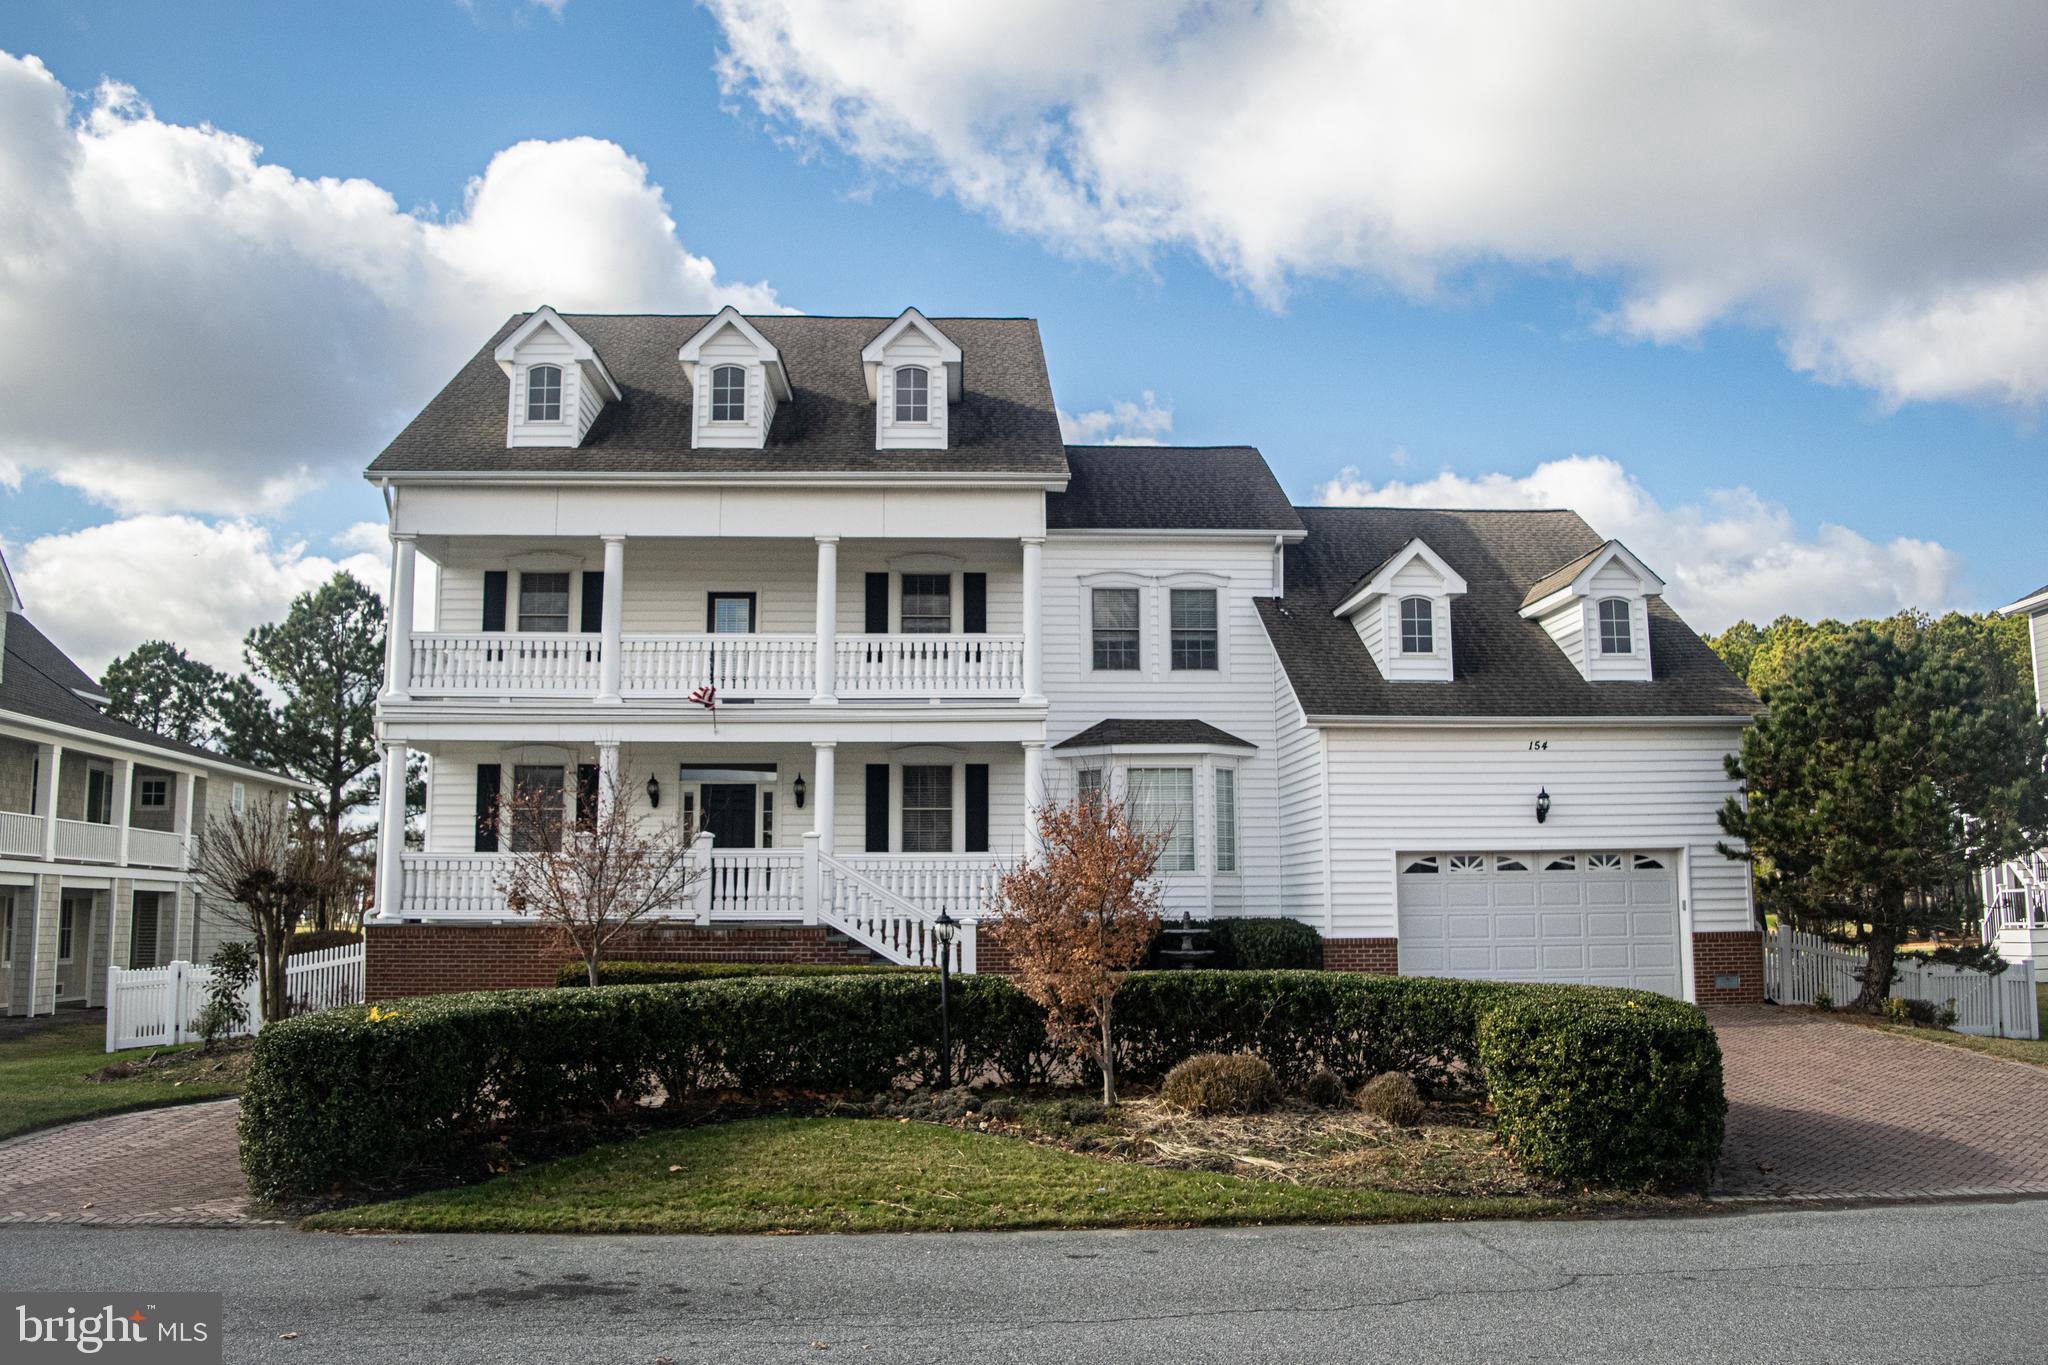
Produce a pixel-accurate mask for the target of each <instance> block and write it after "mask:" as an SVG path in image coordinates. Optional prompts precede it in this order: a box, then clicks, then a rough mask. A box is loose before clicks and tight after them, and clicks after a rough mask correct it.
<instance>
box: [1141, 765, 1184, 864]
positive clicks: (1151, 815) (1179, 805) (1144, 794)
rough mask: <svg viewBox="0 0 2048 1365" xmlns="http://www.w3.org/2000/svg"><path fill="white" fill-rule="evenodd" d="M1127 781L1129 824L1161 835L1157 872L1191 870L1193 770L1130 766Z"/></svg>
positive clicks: (1147, 832)
mask: <svg viewBox="0 0 2048 1365" xmlns="http://www.w3.org/2000/svg"><path fill="white" fill-rule="evenodd" d="M1127 781H1128V782H1129V791H1130V811H1131V823H1132V825H1134V826H1135V827H1136V828H1137V829H1138V830H1139V831H1141V832H1142V833H1145V834H1153V835H1164V836H1166V844H1165V846H1164V847H1163V848H1162V849H1161V850H1160V853H1159V870H1160V871H1161V872H1193V871H1194V870H1195V770H1194V769H1193V768H1133V769H1131V770H1130V773H1129V776H1128V779H1127Z"/></svg>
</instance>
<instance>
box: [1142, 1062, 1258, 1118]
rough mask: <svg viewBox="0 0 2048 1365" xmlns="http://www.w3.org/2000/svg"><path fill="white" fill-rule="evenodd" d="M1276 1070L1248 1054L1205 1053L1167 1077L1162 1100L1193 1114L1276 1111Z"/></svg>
mask: <svg viewBox="0 0 2048 1365" xmlns="http://www.w3.org/2000/svg"><path fill="white" fill-rule="evenodd" d="M1278 1093H1279V1087H1278V1086H1276V1085H1275V1084H1274V1083H1273V1068H1272V1067H1271V1066H1269V1065H1267V1064H1266V1061H1265V1059H1264V1058H1262V1057H1254V1056H1253V1055H1252V1054H1250V1053H1249V1052H1237V1053H1222V1052H1205V1053H1202V1054H1201V1055H1200V1056H1196V1057H1190V1058H1188V1059H1187V1060H1186V1061H1184V1062H1182V1063H1181V1064H1180V1065H1178V1066H1176V1067H1174V1069H1173V1070H1171V1071H1169V1072H1167V1073H1166V1080H1165V1081H1164V1082H1162V1083H1161V1085H1160V1087H1159V1098H1160V1099H1162V1100H1165V1101H1166V1102H1167V1103H1168V1104H1172V1105H1178V1106H1179V1107H1180V1108H1182V1109H1185V1110H1187V1111H1188V1112H1189V1113H1191V1114H1255V1113H1258V1112H1260V1111H1261V1110H1265V1109H1270V1108H1272V1107H1273V1100H1274V1099H1275V1097H1276V1096H1277V1095H1278Z"/></svg>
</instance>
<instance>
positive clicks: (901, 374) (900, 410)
mask: <svg viewBox="0 0 2048 1365" xmlns="http://www.w3.org/2000/svg"><path fill="white" fill-rule="evenodd" d="M931 383H932V380H931V372H930V371H928V370H926V369H925V368H924V366H922V365H903V366H900V367H898V369H897V371H896V420H897V421H899V422H929V421H931V420H932V401H931Z"/></svg>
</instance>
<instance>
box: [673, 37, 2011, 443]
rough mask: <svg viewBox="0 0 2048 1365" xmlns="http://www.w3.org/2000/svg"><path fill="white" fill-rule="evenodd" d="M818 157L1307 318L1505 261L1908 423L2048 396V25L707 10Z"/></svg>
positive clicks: (761, 91) (1629, 324)
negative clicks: (1326, 277) (1297, 295)
mask: <svg viewBox="0 0 2048 1365" xmlns="http://www.w3.org/2000/svg"><path fill="white" fill-rule="evenodd" d="M707 3H708V4H709V6H710V8H711V10H712V12H713V13H714V14H715V15H716V16H717V18H718V20H719V22H720V23H721V25H722V26H723V28H724V32H725V38H726V43H727V50H726V52H725V53H724V54H723V56H722V58H721V63H720V75H721V78H722V80H723V81H724V83H725V85H726V87H727V89H728V90H729V91H730V92H733V93H735V94H738V95H740V96H741V97H743V98H748V99H751V100H752V101H753V103H754V104H755V105H756V106H757V107H758V108H759V109H760V110H762V111H763V112H764V113H765V114H766V115H767V116H768V117H769V118H770V120H771V121H772V122H773V123H774V124H776V125H777V126H778V127H779V128H780V129H782V130H784V131H785V132H787V133H788V134H789V135H790V136H791V137H792V139H793V140H795V141H797V142H799V143H806V142H808V143H824V144H830V145H836V146H839V147H842V148H844V149H846V150H847V151H849V152H850V153H851V154H852V155H854V156H855V157H857V158H859V159H861V160H862V161H864V162H866V163H868V164H870V165H872V166H874V167H876V168H878V169H880V170H882V171H884V172H886V173H891V174H896V175H900V176H902V177H904V178H907V179H910V180H914V181H918V182H921V183H925V184H928V185H931V186H933V187H935V188H938V189H941V190H943V191H946V192H949V193H951V194H953V195H955V196H957V197H958V198H959V199H960V200H961V201H962V202H964V203H966V204H968V205H970V206H972V207H975V208H978V209H981V210H984V211H986V212H988V213H989V214H991V215H992V216H993V217H994V218H995V219H996V220H997V221H999V222H1000V223H1002V224H1003V225H1005V226H1006V227H1009V228H1011V229H1014V230H1017V231H1021V232H1027V233H1032V234H1035V235H1038V236H1040V237H1042V238H1045V239H1047V240H1049V241H1051V242H1053V243H1055V244H1056V245H1058V246H1059V247H1061V248H1062V249H1065V250H1067V251H1071V252H1074V253H1078V254H1089V255H1098V256H1104V257H1109V258H1112V259H1118V260H1124V261H1138V262H1142V261H1144V260H1145V259H1147V258H1148V257H1149V256H1151V255H1152V254H1153V253H1155V252H1157V251H1159V250H1161V249H1185V250H1189V251H1192V252H1194V253H1196V254H1198V255H1199V256H1200V257H1201V258H1202V259H1204V260H1205V261H1207V262H1208V263H1209V264H1210V265H1211V266H1213V267H1214V268H1215V269H1216V270H1218V271H1220V272H1221V273H1223V274H1224V275H1226V276H1228V277H1229V278H1231V279H1233V280H1236V281H1238V282H1240V283H1242V284H1243V285H1244V286H1245V287H1246V288H1248V289H1250V290H1252V291H1253V292H1254V293H1256V294H1258V295H1259V296H1260V297H1262V298H1263V299H1265V300H1267V301H1269V302H1275V303H1277V302H1278V301H1279V300H1281V299H1282V298H1284V296H1285V294H1286V292H1287V290H1288V288H1289V286H1290V284H1291V283H1292V282H1294V281H1295V280H1297V279H1298V278H1300V277H1303V276H1315V275H1319V274H1326V273H1333V272H1343V273H1357V274H1361V275H1364V276H1367V277H1370V278H1373V279H1377V280H1379V281H1382V282H1385V283H1387V284H1390V285H1392V286H1393V287H1395V288H1398V289H1401V290H1404V291H1407V292H1409V293H1412V294H1415V295H1417V296H1428V295H1430V294H1432V293H1434V292H1437V291H1440V290H1443V289H1445V288H1451V289H1456V288H1457V287H1458V285H1459V283H1460V280H1461V273H1462V272H1465V271H1468V270H1471V269H1474V268H1479V267H1484V266H1486V265H1489V264H1491V263H1494V262H1503V261H1504V262H1508V263H1512V264H1517V265H1524V266H1531V267H1536V268H1541V269H1546V270H1555V269H1559V268H1562V269H1566V270H1571V271H1578V272H1584V273H1585V274H1587V275H1589V276H1594V277H1597V278H1598V279H1599V280H1600V281H1601V285H1600V287H1601V288H1602V289H1603V290H1604V289H1607V288H1613V289H1615V290H1616V291H1617V292H1618V298H1617V299H1616V302H1615V305H1614V306H1613V308H1612V309H1611V311H1610V313H1609V315H1608V317H1607V319H1606V322H1607V326H1608V327H1609V328H1611V329H1612V330H1614V331H1617V332H1619V333H1621V334H1624V335H1628V336H1636V337H1643V338H1648V339H1651V340H1656V341H1671V340H1679V339H1684V338H1689V337H1692V336H1695V335H1696V334H1698V333H1699V332H1700V331H1701V329H1703V328H1705V327H1708V326H1711V325H1713V324H1716V323H1720V322H1724V321H1735V322H1741V323H1751V324H1756V325H1761V326H1764V327H1767V328H1770V329H1772V330H1773V331H1775V332H1776V334H1777V335H1779V336H1780V338H1781V339H1782V341H1783V344H1784V348H1785V352H1786V355H1787V357H1788V360H1789V361H1790V363H1791V364H1793V365H1794V366H1796V367H1798V368H1799V369H1801V370H1805V371H1810V372H1812V373H1814V374H1816V375H1818V376H1819V377H1821V378H1823V379H1826V380H1829V381H1832V382H1846V383H1855V384H1860V385H1865V386H1868V387H1870V388H1871V389H1873V390H1875V391H1877V392H1878V393H1879V394H1881V395H1882V396H1883V397H1884V398H1885V399H1886V400H1887V401H1888V402H1903V401H1909V400H1920V399H1950V398H1988V399H1992V400H1996V401H2007V402H2013V403H2020V404H2038V403H2039V402H2041V401H2042V400H2043V399H2044V398H2048V234H2044V233H2042V232H2041V230H2040V225H2041V223H2042V222H2043V221H2044V220H2048V154H2044V153H2043V148H2044V146H2048V81H2044V80H2042V79H2041V78H2040V57H2041V54H2042V52H2044V51H2048V7H2044V6H2040V5H1969V6H1952V5H1951V6H1944V5H1918V4H1911V3H1904V2H1903V0H1895V2H1893V3H1882V4H1870V5H1833V6H1822V7H1812V6H1807V7H1792V8H1788V7H1785V6H1783V5H1780V4H1776V3H1773V0H1720V3H1714V4H1707V5H1694V6H1682V7H1674V6H1668V5H1652V6H1644V5H1640V4H1635V3H1631V2H1630V0H1565V2H1564V3H1559V4H1550V5H1527V4H1520V3H1514V2H1513V0H1500V3H1493V4H1460V5H1418V4H1413V3H1407V2H1406V0H1359V3H1352V4H1342V5H1333V4H1329V3H1327V0H1271V3H1267V4H1262V5H1251V4H1243V3H1237V4H1223V5H1217V4H1212V3H1208V0H1127V3H1123V4H1118V5H1102V4H1099V3H1094V2H1093V0H1013V3H1010V4H1007V5H1004V6H1001V7H994V8H991V7H983V6H966V5H963V6H938V7H934V6H931V5H928V4H925V3H922V0H876V3H872V4H865V5H858V6H849V5H843V4H838V3H835V2H834V0H707Z"/></svg>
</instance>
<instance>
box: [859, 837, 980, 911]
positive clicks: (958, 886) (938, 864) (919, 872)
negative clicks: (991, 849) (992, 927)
mask: <svg viewBox="0 0 2048 1365" xmlns="http://www.w3.org/2000/svg"><path fill="white" fill-rule="evenodd" d="M839 861H840V862H843V863H845V864H846V865H847V866H848V867H850V868H852V869H853V870H854V871H856V872H858V873H860V874H861V875H862V876H863V877H866V878H867V879H868V880H869V881H871V882H873V883H875V884H876V885H877V886H880V887H882V888H884V889H885V890H887V891H889V892H891V893H893V894H895V895H898V896H901V897H902V898H903V899H904V900H907V901H909V902H910V903H911V904H913V905H915V906H917V907H919V908H920V909H922V910H924V911H925V912H926V913H928V914H932V915H936V914H938V913H939V911H941V910H944V911H946V912H947V913H948V914H950V915H952V916H953V918H954V919H974V918H976V917H978V916H980V915H985V914H987V913H988V905H989V901H990V899H991V897H993V896H994V894H995V889H996V880H997V878H999V877H1001V876H1002V874H1003V864H1001V863H999V862H997V861H996V860H995V859H994V858H992V857H990V856H989V855H988V854H986V853H849V854H844V855H841V857H840V859H839Z"/></svg>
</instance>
